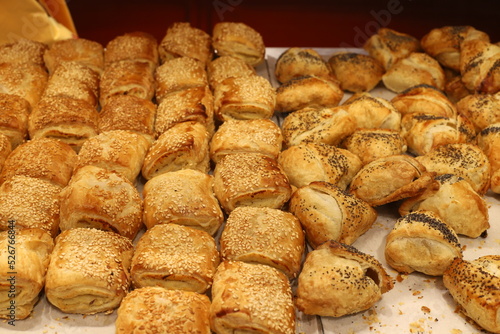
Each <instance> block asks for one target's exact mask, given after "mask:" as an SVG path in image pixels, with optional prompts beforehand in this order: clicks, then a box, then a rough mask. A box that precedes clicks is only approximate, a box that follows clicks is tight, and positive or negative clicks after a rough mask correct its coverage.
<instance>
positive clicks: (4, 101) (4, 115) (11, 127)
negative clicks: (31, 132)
mask: <svg viewBox="0 0 500 334" xmlns="http://www.w3.org/2000/svg"><path fill="white" fill-rule="evenodd" d="M30 113H31V106H30V104H29V102H28V101H27V100H26V99H24V98H22V97H19V96H17V95H12V94H3V93H0V133H1V134H3V135H5V136H6V137H7V138H8V139H9V141H10V144H11V146H12V148H13V149H14V148H16V147H17V146H19V145H20V144H22V143H24V142H25V141H26V139H27V138H28V118H29V114H30Z"/></svg>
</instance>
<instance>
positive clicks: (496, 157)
mask: <svg viewBox="0 0 500 334" xmlns="http://www.w3.org/2000/svg"><path fill="white" fill-rule="evenodd" d="M477 145H478V147H479V148H480V149H481V150H482V151H483V152H484V153H485V154H486V156H487V157H488V161H489V162H490V165H491V172H490V174H491V177H490V189H491V190H492V191H493V192H494V193H496V194H499V193H500V123H493V124H491V125H490V126H487V127H486V128H484V130H483V131H481V132H480V133H479V134H478V136H477Z"/></svg>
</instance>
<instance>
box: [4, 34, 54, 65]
mask: <svg viewBox="0 0 500 334" xmlns="http://www.w3.org/2000/svg"><path fill="white" fill-rule="evenodd" d="M47 49H48V45H47V44H45V43H42V42H38V41H35V40H31V39H28V38H18V39H16V40H15V41H14V42H11V43H4V44H2V45H0V63H16V64H20V63H30V64H35V65H38V66H40V67H42V68H45V62H44V60H43V55H44V53H45V52H46V50H47Z"/></svg>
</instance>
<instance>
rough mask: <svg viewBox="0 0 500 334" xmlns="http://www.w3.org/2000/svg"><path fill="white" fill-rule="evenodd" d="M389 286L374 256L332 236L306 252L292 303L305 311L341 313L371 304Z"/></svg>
mask: <svg viewBox="0 0 500 334" xmlns="http://www.w3.org/2000/svg"><path fill="white" fill-rule="evenodd" d="M393 286H394V281H393V279H392V278H391V277H390V276H389V275H388V274H387V272H386V270H385V269H384V267H383V266H382V264H381V263H380V262H379V261H377V259H375V258H374V257H372V256H371V255H368V254H365V253H362V252H360V251H359V250H357V249H356V248H354V247H352V246H348V245H345V244H342V243H339V242H336V241H333V240H332V241H328V242H325V243H324V244H322V245H321V246H320V247H319V248H317V249H316V250H313V251H312V252H310V253H308V255H307V257H306V260H305V262H304V267H303V269H302V272H301V273H300V275H299V280H298V287H297V300H296V305H297V308H298V309H299V310H300V311H302V312H304V313H305V314H311V315H320V316H328V317H341V316H344V315H348V314H353V313H357V312H361V311H365V310H367V309H369V308H371V307H372V306H374V305H375V304H376V303H377V302H378V301H380V300H381V299H382V295H383V294H384V293H386V292H388V291H390V290H391V289H392V288H393Z"/></svg>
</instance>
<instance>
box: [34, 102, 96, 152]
mask: <svg viewBox="0 0 500 334" xmlns="http://www.w3.org/2000/svg"><path fill="white" fill-rule="evenodd" d="M98 120H99V113H98V111H97V109H95V108H94V107H93V106H92V105H90V104H88V103H87V102H85V101H81V100H77V99H73V98H71V97H66V96H50V97H49V96H46V97H44V98H43V99H42V100H41V101H40V103H38V104H37V105H36V106H35V107H34V108H33V111H32V112H31V114H30V117H29V122H28V132H29V135H30V138H31V139H38V138H55V139H57V140H60V141H62V142H65V143H67V144H68V145H70V146H71V147H72V148H73V149H74V150H75V151H76V152H79V151H80V148H81V147H82V145H83V144H84V143H85V142H86V141H87V140H88V139H89V138H91V137H94V136H95V135H97V131H98V128H97V126H98Z"/></svg>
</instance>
